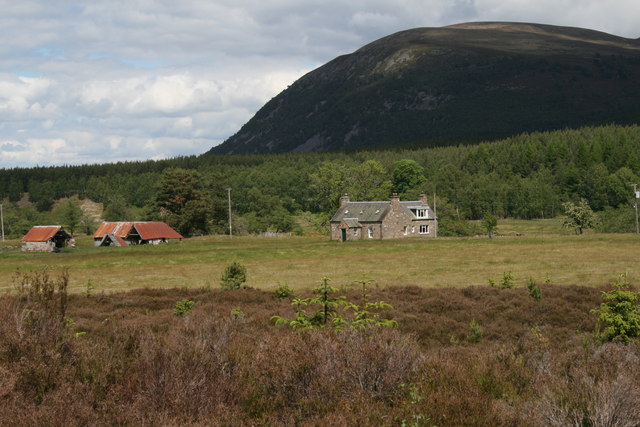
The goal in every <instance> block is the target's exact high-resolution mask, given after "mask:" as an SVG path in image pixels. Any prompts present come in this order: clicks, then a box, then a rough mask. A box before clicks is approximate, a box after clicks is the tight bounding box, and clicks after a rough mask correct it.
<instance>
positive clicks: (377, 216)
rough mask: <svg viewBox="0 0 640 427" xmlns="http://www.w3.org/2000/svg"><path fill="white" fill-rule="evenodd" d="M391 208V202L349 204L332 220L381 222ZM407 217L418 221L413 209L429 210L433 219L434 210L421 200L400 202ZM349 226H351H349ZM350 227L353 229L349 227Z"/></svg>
mask: <svg viewBox="0 0 640 427" xmlns="http://www.w3.org/2000/svg"><path fill="white" fill-rule="evenodd" d="M390 206H391V201H384V202H348V203H347V205H346V206H345V207H344V208H340V209H338V211H337V212H336V213H335V214H334V215H333V217H332V218H331V222H339V221H343V220H345V221H346V220H353V221H355V223H358V222H380V221H382V219H383V218H384V216H385V215H386V212H387V209H389V208H390ZM400 206H402V207H403V208H404V209H405V211H406V212H407V215H408V216H409V218H411V219H416V217H415V215H413V212H411V209H412V208H413V209H425V208H426V209H428V215H429V218H433V217H434V216H435V215H434V214H433V210H432V209H431V208H430V207H427V206H425V205H423V204H422V202H421V201H419V200H411V201H406V202H402V201H401V202H400ZM348 225H349V224H348ZM349 227H352V226H351V225H349Z"/></svg>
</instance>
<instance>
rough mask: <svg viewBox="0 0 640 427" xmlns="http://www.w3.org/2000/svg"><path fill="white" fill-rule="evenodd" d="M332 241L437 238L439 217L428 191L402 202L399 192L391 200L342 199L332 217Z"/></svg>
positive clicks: (345, 196) (347, 197) (344, 197)
mask: <svg viewBox="0 0 640 427" xmlns="http://www.w3.org/2000/svg"><path fill="white" fill-rule="evenodd" d="M330 223H331V240H341V241H343V242H345V241H347V240H359V239H398V238H404V237H414V236H415V237H436V236H437V232H438V220H437V218H436V215H435V213H434V212H433V210H432V209H431V207H430V206H429V204H428V203H427V197H426V196H425V195H424V194H421V195H420V196H419V199H418V200H413V201H406V202H401V201H400V197H399V196H398V195H397V194H393V195H392V196H391V200H389V201H374V202H352V201H350V200H349V196H348V195H346V194H345V195H344V196H342V197H341V198H340V208H339V209H338V211H337V212H336V213H335V214H334V215H333V217H332V218H331V221H330Z"/></svg>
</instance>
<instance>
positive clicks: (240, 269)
mask: <svg viewBox="0 0 640 427" xmlns="http://www.w3.org/2000/svg"><path fill="white" fill-rule="evenodd" d="M246 281H247V268H246V267H245V266H244V265H242V264H240V263H239V262H236V261H234V262H232V263H231V264H229V265H228V266H227V268H225V269H224V273H223V274H222V277H221V278H220V286H221V287H222V288H223V289H240V288H242V287H245V286H244V285H243V283H244V282H246Z"/></svg>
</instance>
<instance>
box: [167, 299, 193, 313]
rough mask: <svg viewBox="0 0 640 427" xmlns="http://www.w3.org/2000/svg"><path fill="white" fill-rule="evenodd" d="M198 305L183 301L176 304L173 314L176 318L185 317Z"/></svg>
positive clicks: (186, 300)
mask: <svg viewBox="0 0 640 427" xmlns="http://www.w3.org/2000/svg"><path fill="white" fill-rule="evenodd" d="M194 305H196V303H195V302H193V301H191V300H188V299H183V300H180V301H178V302H177V303H176V307H175V308H174V309H173V314H175V315H176V316H184V315H185V314H188V313H189V312H190V311H191V310H193V306H194Z"/></svg>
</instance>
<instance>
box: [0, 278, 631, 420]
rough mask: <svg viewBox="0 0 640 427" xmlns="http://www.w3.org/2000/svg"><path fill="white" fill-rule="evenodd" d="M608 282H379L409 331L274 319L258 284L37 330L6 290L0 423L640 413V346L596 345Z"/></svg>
mask: <svg viewBox="0 0 640 427" xmlns="http://www.w3.org/2000/svg"><path fill="white" fill-rule="evenodd" d="M600 290H601V289H597V288H594V287H578V286H564V287H560V286H553V285H542V300H541V301H540V302H535V301H534V300H533V299H531V298H530V297H529V296H528V293H527V290H526V288H523V287H520V288H516V289H509V290H501V289H496V288H489V287H468V288H440V289H422V288H418V287H389V288H385V289H373V290H371V292H370V293H371V294H372V296H371V298H372V299H375V300H384V301H386V302H389V303H391V304H392V305H394V306H395V310H393V311H392V312H390V313H389V316H390V317H392V318H394V319H395V320H397V321H398V322H399V324H400V328H399V329H398V330H390V329H385V330H377V331H375V330H368V331H347V332H344V333H334V332H331V331H315V332H301V333H298V332H292V331H291V330H289V329H286V328H275V327H274V326H272V325H271V324H270V321H269V318H270V317H271V316H272V315H274V314H280V315H287V316H290V315H291V314H292V311H291V310H292V309H291V306H290V304H289V301H287V300H281V299H278V298H276V297H275V295H273V294H271V293H267V292H264V291H259V290H253V289H243V290H237V291H223V290H207V289H188V290H187V289H183V290H179V289H169V290H154V289H141V290H135V291H130V292H126V293H119V294H95V295H93V296H90V297H87V296H83V295H78V294H76V295H70V296H69V299H68V301H67V303H68V305H67V307H66V317H67V319H73V322H70V321H69V320H67V321H66V323H61V322H60V319H59V313H58V312H55V313H54V312H53V311H51V312H50V315H49V316H48V317H46V316H44V314H43V316H41V317H37V320H38V323H37V327H36V326H35V325H36V324H35V323H34V322H33V320H32V319H33V318H34V317H33V316H32V315H31V314H30V313H37V312H38V306H34V305H29V304H30V302H29V301H26V300H25V299H24V298H19V297H9V296H5V297H2V298H1V299H0V407H1V408H2V410H1V411H0V425H3V426H4V425H12V426H22V425H47V426H49V425H52V426H62V425H64V426H67V425H142V426H145V425H147V426H156V425H167V426H177V425H221V426H231V425H233V426H237V425H240V426H242V425H247V426H248V425H287V426H288V425H302V426H306V425H309V426H312V425H332V426H333V425H336V426H343V425H344V426H350V425H375V426H378V425H389V426H391V425H402V424H403V422H404V423H405V424H406V425H438V426H451V425H453V426H456V425H476V426H496V425H504V426H521V425H532V426H549V425H557V426H560V425H589V426H605V425H606V426H623V425H625V426H626V425H638V424H639V423H640V409H639V408H640V371H639V370H638V369H637V367H638V363H639V362H640V346H639V345H638V343H631V344H629V345H626V346H625V345H622V344H607V345H604V346H599V345H597V344H595V343H594V342H593V339H592V335H591V334H592V331H593V329H594V320H595V318H594V316H593V315H592V314H589V310H590V309H591V308H594V307H596V306H598V304H599V302H600ZM348 296H349V298H350V299H352V300H353V301H356V302H357V301H358V299H359V294H358V292H356V291H355V290H354V291H349V292H348ZM183 299H190V300H193V301H195V307H194V309H193V311H191V312H190V313H189V314H187V315H185V316H182V317H179V316H175V315H174V314H173V308H174V306H175V303H176V302H177V301H180V300H183ZM234 307H239V308H240V310H242V312H243V313H244V317H242V318H234V317H233V316H231V314H230V313H231V309H232V308H234ZM25 310H26V311H25ZM472 320H475V321H477V322H478V324H479V325H480V326H481V327H482V328H483V331H484V335H483V337H482V339H481V340H480V342H478V343H471V342H469V341H468V340H467V339H466V336H467V334H468V333H469V324H470V322H471V321H472ZM65 324H66V325H70V326H66V327H65V326H64V325H65ZM81 332H86V333H85V334H82V333H81Z"/></svg>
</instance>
